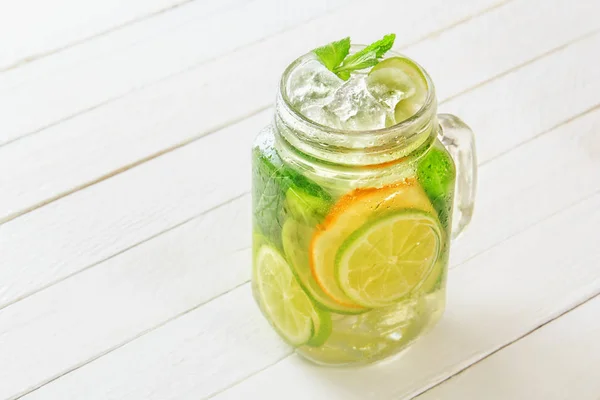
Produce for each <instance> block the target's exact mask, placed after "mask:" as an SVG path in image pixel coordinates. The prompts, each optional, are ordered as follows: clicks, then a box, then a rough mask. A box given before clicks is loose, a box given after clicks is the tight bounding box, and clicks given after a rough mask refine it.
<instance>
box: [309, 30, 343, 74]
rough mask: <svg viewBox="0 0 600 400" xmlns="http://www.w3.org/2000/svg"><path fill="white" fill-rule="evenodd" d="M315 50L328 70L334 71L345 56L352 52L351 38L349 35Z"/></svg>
mask: <svg viewBox="0 0 600 400" xmlns="http://www.w3.org/2000/svg"><path fill="white" fill-rule="evenodd" d="M313 52H314V53H315V54H316V55H317V57H319V60H321V62H322V63H323V65H325V66H326V67H327V69H328V70H330V71H333V70H334V69H335V68H336V67H337V66H339V65H340V64H341V63H342V61H344V58H346V56H347V55H348V53H349V52H350V38H349V37H347V38H343V39H342V40H339V41H337V42H331V43H329V44H326V45H325V46H322V47H319V48H316V49H314V50H313Z"/></svg>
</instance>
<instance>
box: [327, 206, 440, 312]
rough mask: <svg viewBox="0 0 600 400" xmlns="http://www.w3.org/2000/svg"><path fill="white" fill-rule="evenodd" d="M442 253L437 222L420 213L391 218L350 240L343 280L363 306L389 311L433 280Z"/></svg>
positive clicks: (341, 261)
mask: <svg viewBox="0 0 600 400" xmlns="http://www.w3.org/2000/svg"><path fill="white" fill-rule="evenodd" d="M441 247H442V230H441V228H440V225H439V222H438V221H437V219H436V218H435V217H433V216H432V215H430V214H428V213H424V212H420V211H416V210H403V211H398V212H395V213H391V214H389V215H386V216H383V217H381V218H378V219H376V220H374V221H371V222H369V223H367V224H365V225H364V226H363V227H361V228H360V229H359V230H357V231H356V232H354V233H353V234H352V235H350V237H348V239H347V240H346V241H345V242H344V244H343V245H342V247H341V248H340V250H339V251H338V254H337V258H336V276H337V280H338V283H339V285H340V287H341V288H342V290H343V291H344V293H346V295H347V296H348V297H349V298H350V299H352V300H353V301H354V302H356V303H357V304H360V305H362V306H364V307H384V306H387V305H390V304H393V303H394V302H396V301H398V300H400V299H401V298H403V297H404V296H406V295H407V294H409V293H410V292H412V291H413V290H414V289H415V288H417V287H418V286H419V284H420V283H422V282H423V281H424V280H425V278H427V277H428V276H429V274H430V272H431V270H432V268H433V266H434V264H435V262H436V260H437V258H438V256H439V254H440V249H441Z"/></svg>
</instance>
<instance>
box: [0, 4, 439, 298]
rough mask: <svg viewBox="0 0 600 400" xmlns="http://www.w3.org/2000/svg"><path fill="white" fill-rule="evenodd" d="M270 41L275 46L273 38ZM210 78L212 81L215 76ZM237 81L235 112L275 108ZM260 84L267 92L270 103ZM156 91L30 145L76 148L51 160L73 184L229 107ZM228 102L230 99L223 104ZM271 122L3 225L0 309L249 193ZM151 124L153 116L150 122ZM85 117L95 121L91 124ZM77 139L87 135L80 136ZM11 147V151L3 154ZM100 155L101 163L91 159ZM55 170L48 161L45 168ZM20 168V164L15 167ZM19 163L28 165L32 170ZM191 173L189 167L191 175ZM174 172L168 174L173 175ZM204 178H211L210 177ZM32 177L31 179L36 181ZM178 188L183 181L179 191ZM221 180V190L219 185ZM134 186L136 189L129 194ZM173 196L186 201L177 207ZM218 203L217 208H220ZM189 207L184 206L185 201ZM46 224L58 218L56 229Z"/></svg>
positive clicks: (187, 85)
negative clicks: (263, 131)
mask: <svg viewBox="0 0 600 400" xmlns="http://www.w3.org/2000/svg"><path fill="white" fill-rule="evenodd" d="M428 7H430V6H428ZM424 11H431V9H428V8H423V10H421V12H424ZM434 15H435V14H434ZM445 18H448V17H447V16H446V17H445ZM365 29H366V28H365ZM421 32H422V30H421ZM276 39H277V40H279V38H276ZM321 40H322V39H321ZM265 43H267V42H265ZM274 44H277V43H274V42H269V43H268V45H270V46H273V45H274ZM275 48H278V47H275ZM251 54H254V53H251ZM225 58H226V57H225ZM225 58H224V59H225ZM254 60H256V61H258V60H262V58H261V57H258V58H255V59H254ZM262 62H263V61H261V63H262ZM225 65H231V63H230V62H225ZM247 67H248V68H251V67H252V65H247ZM281 68H283V66H281ZM229 71H230V70H229ZM213 72H214V73H215V74H216V73H218V72H219V71H217V70H215V71H213ZM266 72H269V76H270V78H268V79H270V80H273V82H275V81H276V80H277V79H276V78H274V77H275V76H277V74H279V73H280V72H281V69H279V70H272V71H271V70H268V71H266ZM265 76H267V75H265ZM184 78H185V79H184ZM242 78H243V79H245V82H242V81H240V82H237V83H236V84H237V85H239V87H246V88H247V87H248V85H249V82H250V83H251V84H257V85H258V87H260V88H261V90H260V91H253V90H252V88H248V90H245V91H244V93H240V98H239V99H238V100H239V103H236V106H239V107H240V108H241V107H248V111H251V110H253V109H254V108H253V107H255V105H254V100H255V99H254V98H255V97H256V96H264V97H265V100H264V101H265V104H269V103H270V102H271V101H272V96H273V93H274V90H275V87H274V86H270V85H268V84H266V83H265V82H264V81H261V79H263V75H259V76H258V77H257V79H254V80H252V79H250V78H249V77H248V76H243V74H237V75H235V76H234V77H233V78H231V79H233V80H235V79H242ZM259 78H260V79H259ZM264 79H267V78H264ZM263 84H264V85H266V86H267V87H270V88H271V89H272V90H273V91H272V92H270V93H269V94H268V95H267V93H266V92H265V91H264V88H263V86H262V85H263ZM159 86H160V88H158V87H157V88H156V90H155V91H152V92H151V93H147V92H140V93H138V94H134V95H132V96H128V98H127V103H119V104H116V105H115V106H114V107H113V106H111V107H110V108H107V109H106V110H105V109H98V110H96V112H93V113H90V114H89V115H88V116H86V118H85V119H83V120H82V121H83V122H82V125H79V123H80V120H71V121H68V122H65V123H63V124H61V126H66V128H65V129H67V132H70V133H69V134H68V135H67V136H68V137H61V136H60V135H59V136H56V135H57V133H56V132H54V133H48V132H47V135H46V134H44V135H39V137H35V136H34V137H35V139H33V138H34V137H32V140H40V142H36V143H37V144H35V145H34V146H35V147H37V146H41V147H37V148H38V150H39V151H40V152H46V151H49V149H57V148H60V149H65V150H68V149H72V148H73V147H75V148H79V151H78V152H76V153H73V155H74V156H75V157H76V159H77V160H79V161H75V159H74V158H71V159H70V160H69V161H68V162H67V163H66V164H62V161H59V159H57V158H56V157H53V160H54V161H59V163H60V164H61V165H62V166H61V167H60V169H61V170H62V171H63V174H60V176H63V177H67V176H71V177H72V176H74V175H78V174H79V173H80V172H81V171H85V170H88V168H91V169H93V170H94V173H98V167H100V168H99V169H100V171H102V170H106V169H107V168H105V166H106V165H107V163H108V164H109V165H110V163H111V162H112V161H111V160H117V161H118V162H117V164H116V165H114V164H113V167H116V166H117V165H119V166H122V165H123V159H122V157H125V158H126V159H131V158H133V159H137V158H139V156H140V152H141V155H142V156H143V154H144V153H145V152H148V150H149V149H154V150H152V151H162V150H163V149H164V148H165V146H167V145H169V143H170V144H173V140H181V138H182V137H184V138H185V137H186V136H187V137H188V138H189V137H190V136H193V134H194V133H195V132H197V129H198V126H199V125H202V126H204V127H205V128H208V127H211V126H213V125H212V124H218V123H220V122H219V121H222V120H223V116H222V113H220V112H212V113H208V111H210V110H212V108H211V107H214V106H215V104H218V103H219V101H225V100H226V99H230V96H231V94H230V93H225V92H223V88H222V86H220V84H216V85H214V86H211V87H212V89H211V90H210V91H208V90H207V87H203V84H197V82H196V80H191V79H190V77H189V76H187V75H185V76H184V75H181V76H180V77H178V78H177V81H176V82H172V81H169V82H166V81H165V82H163V83H162V84H161V85H159ZM213 90H214V91H213ZM267 98H268V99H267ZM230 103H231V102H230V101H229V102H228V104H230ZM199 109H200V110H205V111H206V110H208V111H206V112H203V113H202V114H199V113H198V111H197V110H199ZM156 110H158V111H156ZM105 111H106V112H105ZM232 112H233V111H232ZM115 113H117V114H115ZM269 114H270V113H269V112H265V113H262V114H259V115H257V116H256V117H254V118H251V119H249V120H247V121H245V122H244V123H243V124H238V125H234V126H231V127H228V128H226V129H225V130H224V131H229V132H233V131H234V130H235V131H236V132H237V133H236V134H237V135H240V136H239V137H240V140H231V139H230V138H231V137H232V136H227V135H222V133H219V134H213V135H210V136H209V137H207V138H205V139H202V143H201V144H198V145H197V146H198V147H199V148H202V149H204V150H202V152H204V151H206V152H207V153H206V156H204V155H195V157H205V158H202V159H193V160H190V161H188V162H187V163H186V164H183V163H181V162H180V160H178V158H180V157H181V154H184V153H185V152H187V151H184V153H176V154H175V155H172V156H171V155H169V154H166V155H164V156H163V157H160V158H162V159H163V160H166V161H162V162H160V161H159V164H161V163H162V165H160V166H159V164H153V165H157V166H156V167H152V169H153V168H156V170H154V169H153V171H156V173H155V172H150V173H149V175H147V176H146V177H145V178H142V177H141V176H140V175H138V174H140V172H134V170H136V169H137V168H134V170H131V171H128V174H127V175H126V176H128V178H125V180H123V178H121V175H122V174H121V175H118V176H115V177H113V178H111V179H109V180H108V181H106V184H108V186H105V182H102V183H101V184H97V185H94V186H92V187H90V188H87V189H85V190H82V191H80V192H77V193H75V194H73V195H70V196H68V197H66V198H64V199H61V200H60V201H57V202H55V203H52V204H49V205H47V206H45V207H43V208H42V209H40V210H38V211H36V212H32V213H30V214H27V215H24V216H22V217H19V218H18V219H16V220H13V221H11V222H8V223H5V224H3V225H0V245H1V246H3V247H6V248H7V249H8V250H7V251H5V252H2V253H1V254H0V265H9V266H12V267H11V268H10V269H11V270H12V269H13V268H14V271H13V272H10V271H9V270H8V269H6V270H0V277H2V278H5V279H4V280H3V281H2V282H1V283H0V307H2V305H5V304H8V303H10V302H13V301H15V300H16V299H19V298H21V297H22V296H24V295H27V293H31V291H33V290H35V289H36V288H40V287H44V286H46V285H48V284H49V283H51V282H54V281H57V280H60V279H62V278H64V277H66V276H68V275H70V274H72V273H75V272H77V271H79V270H81V269H82V268H85V267H87V266H90V265H92V264H94V263H97V262H98V261H101V260H103V259H105V258H107V257H109V256H111V255H113V254H115V253H117V252H119V251H122V250H124V249H126V248H128V247H130V246H132V245H134V244H135V243H138V242H139V241H141V240H143V239H144V238H148V237H150V236H152V235H155V234H156V233H159V232H160V231H162V230H164V229H167V228H168V227H170V226H173V225H175V224H177V223H179V222H181V221H182V220H185V219H186V218H189V217H191V216H194V215H197V214H199V213H201V212H202V211H203V210H206V209H207V208H210V207H213V206H215V205H217V204H219V203H220V202H223V201H226V200H228V199H231V198H232V197H234V196H236V195H239V194H241V193H243V192H244V191H246V190H248V189H249V182H248V180H247V175H241V174H240V173H239V171H244V170H245V169H244V165H248V164H247V163H246V164H244V162H245V160H248V157H249V152H248V149H249V147H250V142H251V140H252V138H253V137H254V135H255V134H256V132H258V130H259V128H260V127H261V126H264V125H266V124H267V122H268V121H269V120H270V115H269ZM155 116H160V117H159V118H158V119H156V118H154V117H155ZM88 117H89V118H92V119H91V120H90V119H89V118H88ZM92 121H93V122H92ZM141 125H143V126H141ZM79 132H86V133H85V135H78V133H79ZM107 132H109V134H107ZM48 135H49V136H48ZM182 135H183V136H182ZM36 136H38V135H36ZM214 136H219V137H221V136H224V137H227V139H225V140H224V141H221V139H219V138H214ZM52 137H59V138H60V141H59V142H54V141H53V142H52V143H49V142H45V140H44V139H42V138H52ZM107 137H113V138H116V139H118V140H116V141H112V140H111V141H110V143H112V144H109V143H107V142H105V141H104V140H105V138H107ZM177 138H179V139H177ZM27 139H29V138H27ZM95 139H98V140H100V142H97V143H96V144H95V145H94V146H92V147H89V146H88V145H87V144H86V143H88V144H89V143H91V142H93V141H94V140H95ZM165 139H166V140H167V141H168V142H167V143H165ZM17 143H18V142H17ZM17 143H14V144H17ZM12 147H13V146H12V145H9V146H8V147H5V149H10V148H12ZM186 147H187V146H186ZM35 153H36V152H29V151H28V154H29V157H30V158H31V159H33V160H35V159H38V158H39V157H40V156H38V155H34V154H35ZM5 154H6V153H5ZM20 154H23V153H20ZM132 154H133V157H132V156H131V155H132ZM190 154H191V153H190ZM202 154H204V153H202ZM222 154H227V155H228V157H229V159H228V162H227V163H226V164H223V162H222V161H223V158H222ZM99 155H100V157H98V156H99ZM59 158H65V159H68V158H69V157H68V156H66V155H64V154H63V156H62V157H59ZM2 159H3V157H0V160H2ZM173 160H175V161H173ZM96 161H98V163H96ZM172 162H175V164H176V165H178V166H179V167H177V168H183V170H179V172H177V173H173V172H172V171H174V169H175V168H176V167H174V166H172ZM52 163H53V162H50V164H52ZM20 164H23V163H18V164H17V165H20ZM24 164H26V165H29V163H24ZM44 164H46V163H44ZM47 165H48V164H46V166H47ZM214 165H223V166H224V167H223V168H220V169H219V170H218V171H216V172H215V171H214V168H211V166H214ZM190 166H192V168H191V169H190ZM26 168H27V167H26ZM139 168H143V169H145V168H146V167H144V166H143V165H142V166H140V167H139ZM169 170H171V171H169ZM221 171H222V172H223V174H221ZM129 172H131V174H129ZM142 174H144V173H142ZM173 174H174V175H175V176H172V175H173ZM190 174H192V176H193V178H192V179H189V176H190ZM209 174H210V175H211V176H207V175H209ZM34 175H36V174H35V173H34ZM3 176H5V179H6V180H9V179H10V181H11V182H14V179H15V178H13V177H12V176H13V175H12V174H11V175H10V177H9V176H8V175H3ZM67 179H70V178H67ZM131 179H132V180H131ZM161 179H166V180H167V181H168V183H167V185H170V186H169V188H168V189H167V188H164V187H158V186H157V185H156V183H155V182H160V181H161ZM77 180H78V181H80V180H79V179H77ZM50 181H51V180H46V181H44V182H40V181H38V183H39V186H38V187H39V188H41V190H42V191H43V190H44V189H43V188H44V187H45V186H46V185H47V184H48V182H50ZM184 181H186V182H188V183H185V184H184V183H182V182H184ZM108 182H111V183H108ZM198 182H204V185H198ZM223 182H227V183H228V184H227V185H224V184H223ZM121 185H123V186H121ZM134 187H135V191H133V190H132V188H134ZM102 188H105V189H102ZM21 190H23V189H22V187H19V188H17V189H16V191H17V192H21ZM189 190H192V192H189ZM182 191H183V192H182ZM6 192H7V193H8V192H11V190H6ZM100 192H103V193H106V194H105V195H106V196H108V198H107V199H102V200H101V199H100V198H99V197H98V194H97V193H100ZM161 193H164V194H167V197H169V196H170V195H173V196H174V197H170V198H164V197H163V196H162V195H161ZM192 193H197V194H192ZM178 195H181V196H183V198H181V199H179V198H178V197H177V196H178ZM81 196H83V197H81ZM84 199H85V200H84ZM186 199H187V200H186ZM217 199H219V200H218V201H217ZM188 200H189V201H190V202H189V203H187V201H188ZM80 201H82V202H84V203H87V202H89V201H91V203H88V205H87V206H83V207H80V206H78V205H77V204H78V203H79V202H80ZM157 202H159V203H161V202H162V205H160V206H159V205H158V203H157ZM186 204H187V205H188V206H186ZM88 207H89V208H88ZM3 208H4V207H3ZM92 210H94V212H92ZM161 210H162V211H161ZM59 215H60V216H59ZM142 215H146V217H142ZM165 215H169V217H168V218H165ZM147 217H149V218H150V219H152V220H153V221H154V223H156V225H154V227H152V223H150V224H149V225H148V224H146V222H142V221H144V220H145V218H147ZM53 218H59V219H58V220H54V221H53ZM17 221H18V222H17ZM113 224H114V225H113ZM110 225H113V228H110V227H109V226H110ZM58 226H63V228H58ZM24 237H28V238H30V239H28V240H37V241H39V244H38V245H37V246H36V248H35V249H33V250H32V249H30V246H28V245H27V244H26V243H27V242H26V241H23V238H24ZM34 238H35V239H34ZM82 242H84V243H85V244H83V243H82ZM82 244H83V246H82ZM24 266H26V267H24Z"/></svg>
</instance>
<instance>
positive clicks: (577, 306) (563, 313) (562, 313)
mask: <svg viewBox="0 0 600 400" xmlns="http://www.w3.org/2000/svg"><path fill="white" fill-rule="evenodd" d="M598 193H600V191H599V192H596V193H595V194H594V195H596V194H598ZM589 197H593V196H589ZM584 200H586V199H584ZM584 200H582V201H584ZM598 297H600V291H597V292H596V293H594V294H592V295H591V296H590V297H588V298H587V299H585V300H583V301H581V302H580V303H578V304H575V305H574V306H573V307H571V308H569V309H566V310H563V311H561V312H560V313H558V314H557V315H555V316H554V317H551V318H549V319H548V320H547V321H545V322H543V323H541V324H540V325H538V326H537V327H535V328H534V329H531V330H529V331H528V332H525V333H524V334H523V335H521V336H519V337H517V338H515V339H514V340H511V341H509V342H507V343H506V344H504V345H502V346H500V347H498V348H497V349H495V350H493V351H491V352H490V353H488V354H487V355H485V356H483V357H481V358H479V359H478V360H476V361H475V362H473V363H471V364H469V365H467V366H465V367H464V368H461V369H459V370H458V371H456V372H455V373H453V374H452V375H450V376H448V377H446V378H444V379H442V380H440V381H439V382H437V383H434V384H433V385H430V386H429V387H427V388H425V389H424V390H422V391H420V392H418V393H415V394H413V395H411V397H410V399H416V398H418V397H419V396H421V395H422V394H425V393H427V392H429V391H430V390H432V389H434V388H436V387H437V386H440V385H442V384H443V383H444V382H446V381H449V380H450V379H452V378H454V377H456V376H458V375H460V374H462V373H463V372H465V371H466V370H468V369H469V368H472V367H475V366H476V365H477V364H479V363H480V362H482V361H485V360H486V359H488V358H490V357H491V356H493V355H494V354H496V353H498V352H500V351H502V350H504V349H505V348H507V347H509V346H512V345H513V344H515V343H517V342H519V341H520V340H523V339H525V338H526V337H527V336H529V335H532V334H534V333H535V332H537V331H538V330H540V329H542V328H543V327H545V326H546V325H548V324H550V323H552V322H554V321H556V320H558V319H559V318H561V317H562V316H564V315H566V314H568V313H570V312H573V311H575V310H576V309H578V308H580V307H583V306H584V305H585V304H587V303H589V302H591V301H593V300H594V299H596V298H598Z"/></svg>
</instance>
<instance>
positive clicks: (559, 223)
mask: <svg viewBox="0 0 600 400" xmlns="http://www.w3.org/2000/svg"><path fill="white" fill-rule="evenodd" d="M599 206H600V194H596V195H595V196H593V197H592V198H589V199H587V200H586V201H583V202H581V203H579V204H577V205H575V206H574V207H572V208H569V209H567V210H565V211H564V212H560V213H558V214H557V215H555V216H553V217H552V218H550V219H548V220H547V221H544V222H543V223H541V224H539V225H536V226H534V227H532V228H530V229H528V230H526V231H524V232H522V233H521V234H518V235H516V236H513V237H511V238H510V239H509V240H507V241H505V242H502V243H501V244H500V245H498V246H496V247H495V248H493V249H491V250H489V251H487V252H485V253H483V254H481V255H479V256H477V257H475V258H473V259H472V260H471V261H469V262H467V263H466V264H464V265H462V266H460V267H459V268H455V269H454V270H452V271H451V273H450V280H449V288H448V306H447V307H448V308H447V311H446V314H445V316H444V318H443V319H442V321H441V322H440V324H439V325H438V326H437V327H436V329H434V330H433V331H432V332H431V333H430V334H428V335H427V336H425V337H423V338H422V339H421V340H420V341H418V342H417V343H415V344H414V346H413V347H411V348H409V349H408V350H407V351H406V352H404V353H403V355H402V356H401V357H398V358H396V359H393V360H390V361H388V362H386V363H385V364H381V365H374V366H370V367H365V368H356V369H353V368H348V369H329V368H319V367H316V366H313V365H311V364H308V363H306V362H305V361H303V360H301V359H300V357H299V356H296V355H294V356H291V357H289V358H286V359H285V360H283V361H281V362H278V363H277V364H275V365H273V366H271V367H270V368H267V369H265V370H264V371H262V372H260V373H258V374H255V375H254V376H252V377H250V378H248V379H246V380H244V381H243V382H241V383H240V384H238V385H236V386H233V387H232V388H231V389H229V390H227V391H225V392H223V393H222V394H221V395H218V396H215V397H214V398H215V400H217V399H218V400H224V399H244V398H260V399H279V398H284V397H285V398H286V399H290V400H293V399H306V398H310V399H335V398H344V399H365V398H376V399H404V398H411V396H414V395H417V394H419V393H421V392H423V391H424V390H426V389H427V388H429V387H431V386H433V385H435V384H437V383H439V382H441V381H443V380H444V379H446V378H447V377H449V376H452V375H454V374H455V373H456V372H458V371H460V370H462V369H464V368H465V367H467V366H469V365H471V364H473V363H475V362H477V361H478V360H480V359H482V358H484V357H486V356H487V355H488V354H490V353H492V352H494V351H496V350H497V349H499V348H501V347H502V346H504V345H506V344H508V343H510V342H512V341H513V340H515V339H517V338H519V337H521V336H523V335H525V334H527V333H528V332H530V331H532V330H534V329H535V328H537V327H538V326H540V325H542V324H544V323H545V322H547V321H549V320H552V319H554V318H555V317H557V316H558V315H560V314H561V313H562V312H563V311H565V310H569V309H571V308H573V307H575V306H576V305H578V304H580V303H582V302H584V301H586V300H587V299H589V298H591V297H593V296H596V295H598V294H599V293H600V277H599V276H598V271H597V267H596V266H597V265H598V262H600V249H599V248H598V245H597V236H596V235H595V234H594V233H595V232H596V230H597V225H598V223H600V211H598V208H599ZM574 221H576V222H575V223H574ZM163 340H168V339H167V338H166V337H164V338H163ZM156 343H157V345H158V343H159V342H158V340H157V342H156ZM131 351H132V352H131V355H130V356H129V357H132V356H133V354H134V353H133V349H131ZM123 353H125V352H123ZM114 354H115V355H114V356H115V357H116V356H117V354H116V352H115V353H114ZM129 357H126V356H125V355H124V357H123V358H118V359H114V361H113V363H112V365H124V364H126V363H127V362H128V361H127V360H128V359H129ZM107 363H108V361H107ZM105 365H106V364H105ZM90 369H91V370H92V369H93V370H94V371H92V372H87V373H86V372H85V371H83V370H81V372H80V373H79V374H78V373H77V372H74V373H73V374H71V375H70V376H68V377H65V380H64V381H63V382H61V381H57V382H56V384H55V385H49V387H48V390H49V391H48V392H46V393H45V394H52V395H56V394H61V395H62V394H63V393H64V394H66V393H69V392H70V393H73V391H74V390H76V392H74V393H83V390H88V391H90V390H91V388H92V387H94V386H93V384H94V381H93V380H92V377H94V376H98V375H97V374H99V373H101V371H102V370H103V368H102V367H101V366H98V367H97V369H96V368H95V367H94V366H93V364H90ZM120 373H124V374H127V373H128V372H126V371H120ZM69 378H70V379H69ZM82 379H84V380H85V382H89V383H83V382H82V381H81V380H82ZM80 382H82V383H80ZM96 382H97V381H96ZM107 386H110V385H107ZM474 398H477V397H474ZM505 398H507V397H505ZM508 398H510V397H508Z"/></svg>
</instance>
